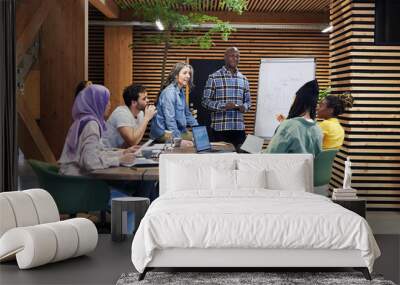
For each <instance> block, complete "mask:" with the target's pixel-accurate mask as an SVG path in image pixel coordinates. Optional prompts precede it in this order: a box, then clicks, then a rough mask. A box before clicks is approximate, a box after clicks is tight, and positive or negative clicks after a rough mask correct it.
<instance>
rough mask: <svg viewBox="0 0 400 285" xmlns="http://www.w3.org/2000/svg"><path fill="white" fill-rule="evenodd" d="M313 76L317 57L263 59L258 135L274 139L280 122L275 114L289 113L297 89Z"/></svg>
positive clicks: (256, 128)
mask: <svg viewBox="0 0 400 285" xmlns="http://www.w3.org/2000/svg"><path fill="white" fill-rule="evenodd" d="M313 79H315V61H314V58H273V59H261V64H260V72H259V76H258V94H257V110H256V124H255V135H256V136H259V137H263V138H267V139H268V138H271V137H272V136H273V135H274V132H275V129H276V127H277V126H278V125H279V122H278V121H277V120H276V118H275V117H276V115H277V114H283V115H285V116H287V114H288V112H289V109H290V106H291V104H292V102H293V99H294V97H295V94H296V91H297V90H298V89H299V88H300V87H301V86H302V85H303V84H304V83H306V82H308V81H310V80H313Z"/></svg>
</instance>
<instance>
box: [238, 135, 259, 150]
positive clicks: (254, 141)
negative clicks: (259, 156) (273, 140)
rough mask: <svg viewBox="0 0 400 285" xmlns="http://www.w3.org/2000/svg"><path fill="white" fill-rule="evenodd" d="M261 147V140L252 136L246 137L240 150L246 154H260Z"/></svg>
mask: <svg viewBox="0 0 400 285" xmlns="http://www.w3.org/2000/svg"><path fill="white" fill-rule="evenodd" d="M263 145H264V139H263V138H260V137H257V136H254V135H247V137H246V140H245V141H244V142H243V144H242V146H241V147H240V149H241V150H243V151H245V152H248V153H261V150H262V147H263Z"/></svg>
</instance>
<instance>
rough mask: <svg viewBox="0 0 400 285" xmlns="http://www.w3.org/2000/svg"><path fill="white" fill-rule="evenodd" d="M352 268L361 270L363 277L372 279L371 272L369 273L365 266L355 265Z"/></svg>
mask: <svg viewBox="0 0 400 285" xmlns="http://www.w3.org/2000/svg"><path fill="white" fill-rule="evenodd" d="M354 269H355V270H357V271H361V272H362V274H363V275H364V277H365V279H367V280H372V278H371V274H369V270H368V268H367V267H355V268H354Z"/></svg>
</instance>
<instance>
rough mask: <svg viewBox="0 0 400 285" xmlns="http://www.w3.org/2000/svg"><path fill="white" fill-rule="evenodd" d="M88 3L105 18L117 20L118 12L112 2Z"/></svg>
mask: <svg viewBox="0 0 400 285" xmlns="http://www.w3.org/2000/svg"><path fill="white" fill-rule="evenodd" d="M89 2H90V4H92V5H93V6H94V7H96V9H97V10H99V11H100V12H101V13H103V14H104V15H105V16H106V17H107V18H110V19H117V18H118V17H119V14H120V10H119V7H118V6H117V4H115V2H114V0H89Z"/></svg>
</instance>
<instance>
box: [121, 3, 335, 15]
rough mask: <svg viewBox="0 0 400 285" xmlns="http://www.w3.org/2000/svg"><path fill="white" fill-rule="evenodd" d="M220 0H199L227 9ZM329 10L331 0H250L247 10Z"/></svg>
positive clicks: (206, 5) (204, 7) (210, 7)
mask: <svg viewBox="0 0 400 285" xmlns="http://www.w3.org/2000/svg"><path fill="white" fill-rule="evenodd" d="M119 1H120V2H121V3H123V4H128V5H129V4H130V3H134V2H138V1H141V2H144V1H147V2H150V3H154V1H152V0H119ZM219 3H220V0H202V1H200V0H199V7H200V9H201V10H202V11H206V12H220V11H226V8H225V7H221V6H220V5H219ZM176 8H177V9H179V10H182V11H189V9H188V7H186V6H184V5H182V6H180V7H178V6H177V7H176ZM328 10H329V0H248V4H247V12H258V13H271V12H276V13H282V12H301V13H323V12H327V11H328Z"/></svg>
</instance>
